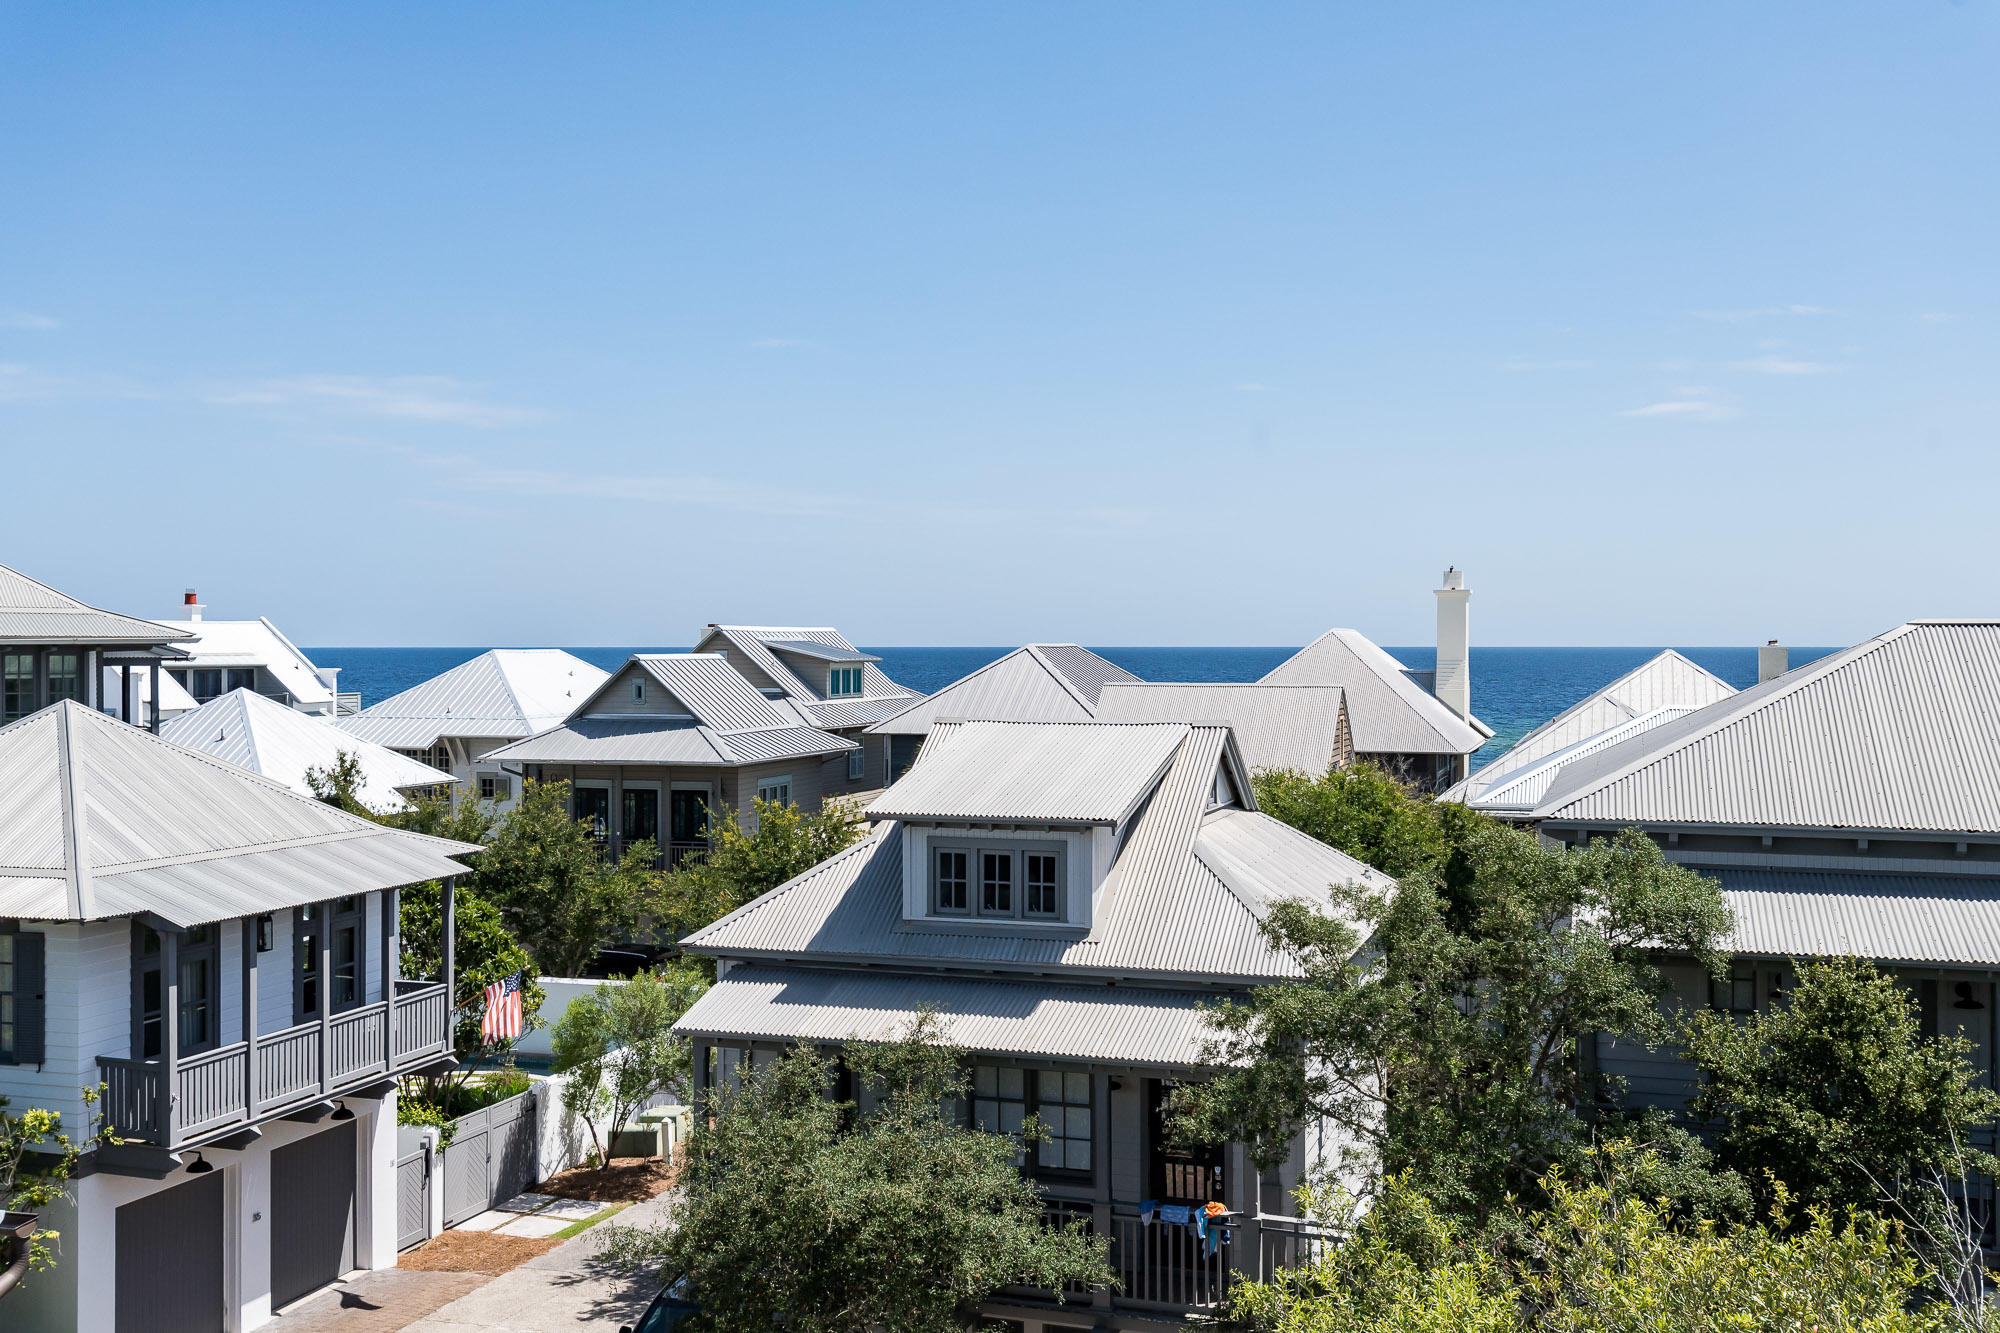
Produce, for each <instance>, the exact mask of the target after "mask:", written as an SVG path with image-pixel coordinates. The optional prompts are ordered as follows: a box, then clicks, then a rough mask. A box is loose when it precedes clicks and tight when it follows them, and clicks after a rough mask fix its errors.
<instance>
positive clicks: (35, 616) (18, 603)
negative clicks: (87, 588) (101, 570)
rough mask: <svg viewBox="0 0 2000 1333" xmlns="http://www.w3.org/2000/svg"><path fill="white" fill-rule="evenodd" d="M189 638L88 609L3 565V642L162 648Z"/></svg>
mask: <svg viewBox="0 0 2000 1333" xmlns="http://www.w3.org/2000/svg"><path fill="white" fill-rule="evenodd" d="M185 638H187V634H186V633H185V632H184V631H177V630H166V629H162V628H161V627H160V626H158V625H156V624H154V623H153V622H152V621H150V620H141V619H139V618H138V617H137V616H121V615H119V614H117V613H116V612H113V611H100V610H98V609H97V608H96V607H94V606H86V605H85V604H84V603H82V602H79V601H78V600H76V598H74V597H71V596H70V595H69V594H67V593H61V592H57V591H56V590H55V589H54V588H51V587H49V586H48V585H47V584H46V583H38V582H36V581H35V580H34V579H31V578H29V577H28V576H27V575H26V574H23V573H20V572H19V571H18V570H13V569H9V568H7V566H5V565H0V641H6V642H12V643H63V644H68V643H74V644H129V645H142V644H163V643H178V642H180V641H181V640H183V639H185Z"/></svg>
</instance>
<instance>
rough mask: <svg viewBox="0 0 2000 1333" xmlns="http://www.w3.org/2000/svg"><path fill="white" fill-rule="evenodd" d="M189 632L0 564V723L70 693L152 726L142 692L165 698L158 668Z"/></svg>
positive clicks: (177, 653) (179, 657)
mask: <svg viewBox="0 0 2000 1333" xmlns="http://www.w3.org/2000/svg"><path fill="white" fill-rule="evenodd" d="M191 637H192V636H191V635H190V634H189V633H188V632H187V631H186V630H185V629H178V628H169V627H165V626H161V625H158V624H155V623H154V622H153V621H150V620H141V619H139V618H138V617H136V616H125V615H119V614H117V613H116V612H113V611H100V610H98V609H97V608H96V607H94V606H86V605H85V604H84V603H82V602H79V601H78V600H77V599H76V598H74V597H71V596H69V595H68V594H67V593H61V592H57V591H56V590H55V589H54V588H51V587H49V586H48V585H47V584H45V583H38V582H36V581H35V580H34V579H31V578H29V577H28V576H27V575H26V574H22V573H19V572H17V571H15V570H12V569H9V568H7V567H6V566H4V565H0V726H4V725H5V724H7V723H9V722H14V721H17V720H19V719H21V718H24V717H26V716H28V715H29V714H30V713H33V712H35V711H37V710H39V709H42V708H46V707H48V706H49V705H50V704H52V703H60V702H62V701H63V700H65V699H74V700H76V701H77V702H79V703H81V704H83V705H84V706H86V707H88V708H94V709H98V710H100V711H103V712H108V713H112V714H115V715H116V716H119V717H126V718H131V719H132V720H133V721H135V722H139V723H141V724H143V725H146V726H150V727H157V726H158V725H159V723H160V720H161V718H160V710H159V709H156V708H152V707H150V706H142V696H143V700H144V701H146V702H148V703H149V701H151V700H154V699H161V700H164V699H165V698H166V695H165V694H164V692H163V690H164V687H163V683H162V680H161V674H160V668H161V667H162V665H163V664H165V663H168V662H179V661H183V660H185V659H186V653H185V651H184V650H183V649H182V648H181V647H180V645H181V644H183V643H186V642H187V641H188V640H189V639H190V638H191ZM188 706H189V707H192V706H193V703H192V701H189V704H188Z"/></svg>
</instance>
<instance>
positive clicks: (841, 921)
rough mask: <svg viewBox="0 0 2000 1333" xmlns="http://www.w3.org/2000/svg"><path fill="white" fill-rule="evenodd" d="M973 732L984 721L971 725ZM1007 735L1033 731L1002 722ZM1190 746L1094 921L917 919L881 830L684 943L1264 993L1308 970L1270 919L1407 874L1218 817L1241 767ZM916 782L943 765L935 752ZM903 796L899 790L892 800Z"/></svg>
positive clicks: (899, 834) (718, 950)
mask: <svg viewBox="0 0 2000 1333" xmlns="http://www.w3.org/2000/svg"><path fill="white" fill-rule="evenodd" d="M964 725H965V726H967V727H973V726H979V725H982V724H970V723H969V724H964ZM983 725H985V726H988V727H995V728H1001V729H1006V728H1010V727H1016V728H1018V727H1020V726H1021V725H1022V724H1006V723H989V724H983ZM1046 730H1048V731H1051V732H1057V733H1060V734H1062V735H1063V736H1066V737H1071V738H1074V739H1076V740H1077V741H1079V742H1082V740H1083V733H1086V732H1090V731H1114V730H1115V731H1127V730H1131V731H1146V730H1152V728H1128V727H1124V726H1120V725H1118V724H1106V723H1096V724H1087V725H1078V726H1057V727H1049V728H1046ZM1170 730H1173V731H1177V732H1178V733H1179V741H1178V743H1177V745H1176V746H1175V748H1174V751H1173V753H1172V754H1171V756H1170V757H1169V761H1168V764H1167V767H1166V770H1165V771H1164V773H1162V774H1160V775H1159V776H1158V777H1157V778H1156V779H1155V780H1154V781H1153V783H1152V785H1151V787H1150V788H1149V790H1148V792H1147V793H1145V795H1144V800H1143V806H1142V808H1141V810H1140V812H1139V814H1138V816H1137V818H1136V819H1134V820H1133V821H1132V826H1131V831H1130V832H1129V833H1128V834H1127V835H1126V837H1125V841H1124V844H1123V845H1122V847H1121V848H1120V849H1119V851H1118V854H1117V857H1116V859H1115V860H1114V861H1113V863H1112V866H1111V869H1110V871H1109V873H1108V875H1107V876H1106V878H1105V881H1104V884H1103V886H1102V887H1101V888H1100V889H1099V890H1098V894H1097V901H1096V905H1095V907H1094V908H1093V913H1092V921H1091V928H1090V931H1089V933H1088V934H1087V935H1085V936H1083V937H1081V938H1079V937H1078V936H1077V935H1076V934H1075V933H1074V932H1073V931H1071V932H1056V931H1052V932H1049V933H1047V934H1037V933H1035V932H1032V931H1009V932H1005V933H999V932H991V931H982V930H981V929H979V928H978V927H977V926H966V927H964V928H957V927H955V926H954V925H953V924H952V923H948V922H943V921H937V920H929V919H927V920H925V921H923V922H922V923H920V924H919V925H916V926H912V925H911V924H908V923H906V922H905V921H904V920H903V827H902V825H901V824H900V823H899V822H897V821H893V820H885V821H883V822H882V823H879V824H877V825H876V826H875V828H874V830H873V831H872V832H871V833H870V834H869V836H868V837H866V838H865V839H864V840H863V841H861V842H860V843H858V844H857V845H855V846H853V847H850V848H849V849H847V850H846V851H844V852H841V853H840V854H838V855H836V856H833V857H831V858H829V859H828V860H826V861H824V862H822V863H821V864H820V865H818V866H815V867H814V868H813V869H811V870H808V871H806V872H805V873H804V874H802V875H799V876H797V877H796V878H794V879H791V880H788V881H787V882H786V883H784V884H781V885H779V886H778V887H777V888H775V889H773V890H771V891H770V892H769V893H766V894H764V895H762V896H761V897H759V898H757V899H755V900H753V901H752V902H750V903H749V904H747V905H745V906H743V907H740V908H738V909H737V910H736V911H734V912H732V913H730V914H729V915H728V916H725V917H723V918H722V919H721V920H719V921H717V922H715V923H714V924H712V925H710V926H707V927H704V928H703V929H701V930H698V931H696V932H695V933H694V934H692V935H690V936H689V937H688V938H687V939H686V940H685V941H683V943H684V944H685V946H686V947H687V948H689V949H691V950H693V951H695V952H698V953H709V954H717V955H722V956H727V957H741V958H764V959H773V960H790V961H794V962H802V963H803V962H813V963H818V962H841V963H882V962H895V963H900V964H904V965H921V966H927V967H932V968H960V969H965V968H975V969H979V970H981V971H994V972H1008V971H1013V972H1034V973H1043V974H1047V973H1051V972H1055V973H1058V974H1060V973H1063V972H1072V973H1076V974H1079V975H1090V976H1095V977H1099V978H1103V979H1110V980H1118V981H1123V980H1126V979H1128V978H1132V977H1142V976H1143V977H1157V978H1180V979H1184V980H1189V981H1197V980H1198V981H1204V982H1209V981H1220V982H1223V983H1225V984H1228V983H1236V984H1244V985H1248V984H1254V983H1256V982H1258V981H1262V980H1269V979H1274V978H1280V977H1289V976H1296V975H1298V968H1297V965H1296V964H1295V963H1294V962H1293V961H1292V960H1291V959H1290V958H1288V957H1286V956H1285V955H1283V954H1280V953H1278V952H1277V951H1275V950H1274V949H1272V947H1271V945H1270V942H1269V941H1268V940H1267V939H1265V937H1264V935H1263V931H1262V928H1261V922H1262V920H1263V918H1264V916H1265V914H1266V913H1267V912H1268V911H1269V909H1270V906H1271V905H1272V904H1273V903H1275V902H1278V901H1280V900H1282V899H1286V898H1303V899H1306V900H1307V901H1311V902H1316V903H1319V904H1321V905H1323V906H1330V905H1331V896H1330V894H1329V892H1328V890H1329V886H1331V885H1333V884H1336V883H1339V884H1356V885H1368V886H1371V887H1374V888H1377V889H1381V890H1384V891H1386V890H1388V889H1391V888H1393V887H1394V881H1393V880H1391V879H1389V878H1388V877H1387V876H1385V875H1382V874H1381V873H1380V872H1378V871H1375V870H1373V869H1370V868H1369V867H1367V866H1365V865H1363V864H1362V863H1361V862H1359V861H1356V860H1355V859H1354V858H1353V857H1350V856H1347V855H1346V854H1344V853H1342V852H1338V851H1335V850H1334V849H1333V848H1331V847H1328V846H1326V845H1325V844H1324V843H1321V842H1318V841H1316V840H1314V839H1312V838H1309V837H1307V836H1306V835H1304V834H1303V833H1300V832H1298V831H1297V830H1296V829H1292V828H1290V827H1287V826H1286V825H1284V824H1280V823H1279V822H1278V821H1277V820H1274V819H1272V818H1270V817H1269V816H1268V815H1263V814H1259V813H1257V812H1256V811H1254V810H1242V809H1234V808H1225V809H1220V810H1210V809H1209V808H1208V803H1209V798H1210V795H1211V792H1212V790H1213V786H1214V781H1215V773H1216V770H1217V768H1218V766H1219V765H1221V764H1223V763H1224V762H1226V755H1227V752H1228V748H1229V733H1228V730H1227V728H1224V727H1215V726H1209V727H1201V726H1196V727H1178V728H1170ZM935 744H937V740H936V738H933V740H932V741H930V742H928V743H927V744H926V753H925V755H924V756H923V757H922V758H920V759H919V760H918V762H917V764H916V765H915V767H913V768H912V769H911V770H910V776H906V777H905V778H904V779H903V780H902V782H899V783H898V784H897V786H898V787H900V786H901V785H902V783H903V782H908V781H910V777H911V776H914V775H915V774H916V773H917V772H919V771H920V770H922V769H923V768H924V767H925V766H926V765H928V764H930V763H932V762H933V758H934V755H933V754H932V753H931V751H930V746H931V745H935ZM895 793H896V788H895V787H892V788H890V790H889V793H887V796H888V797H893V796H894V795H895Z"/></svg>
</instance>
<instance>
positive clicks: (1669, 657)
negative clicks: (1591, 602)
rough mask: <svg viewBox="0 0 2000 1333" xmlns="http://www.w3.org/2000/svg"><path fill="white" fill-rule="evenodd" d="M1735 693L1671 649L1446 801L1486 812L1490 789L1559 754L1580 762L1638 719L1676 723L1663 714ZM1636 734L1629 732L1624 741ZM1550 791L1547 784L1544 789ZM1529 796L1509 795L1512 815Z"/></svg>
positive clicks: (1524, 741) (1576, 706)
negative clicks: (1586, 747) (1583, 751)
mask: <svg viewBox="0 0 2000 1333" xmlns="http://www.w3.org/2000/svg"><path fill="white" fill-rule="evenodd" d="M1734 693H1736V689H1735V687H1734V686H1732V685H1730V684H1729V683H1728V682H1727V681H1725V680H1723V679H1722V678H1721V677H1719V676H1717V675H1715V674H1713V673H1712V672H1710V671H1708V670H1706V669H1704V668H1702V667H1700V666H1697V665H1696V664H1695V663H1693V662H1691V661H1689V660H1688V659H1687V658H1686V657H1684V656H1682V655H1681V654H1679V653H1677V652H1675V651H1674V650H1673V649H1671V648H1669V649H1667V650H1666V651H1664V652H1662V653H1659V654H1656V655H1655V656H1653V657H1651V658H1648V659H1647V660H1646V661H1644V662H1642V663H1640V664H1639V665H1638V666H1636V667H1634V668H1632V670H1630V671H1628V672H1626V673H1625V674H1624V675H1622V676H1620V677H1618V679H1616V680H1614V681H1612V682H1611V683H1610V684H1608V685H1605V686H1604V687H1602V688H1601V689H1597V690H1593V691H1592V692H1591V693H1589V694H1587V695H1585V696H1584V697H1583V698H1581V699H1579V700H1577V701H1576V702H1575V703H1573V704H1571V705H1570V706H1569V707H1568V708H1565V709H1563V710H1562V712H1560V713H1557V714H1556V715H1555V716H1554V717H1552V718H1550V719H1549V720H1548V721H1546V722H1544V723H1542V725H1541V726H1539V727H1536V728H1535V729H1534V730H1533V731H1531V732H1529V733H1528V734H1527V735H1525V736H1523V737H1521V739H1520V740H1518V741H1516V742H1515V743H1514V745H1513V746H1512V747H1511V748H1510V749H1508V751H1507V752H1506V753H1505V754H1502V755H1501V756H1500V757H1499V758H1498V759H1495V760H1493V762H1491V763H1489V764H1486V765H1484V766H1482V767H1481V768H1480V770H1479V771H1478V772H1477V773H1474V774H1473V775H1472V776H1471V777H1469V778H1467V779H1466V780H1465V781H1463V782H1461V783H1459V784H1458V785H1457V786H1455V787H1453V788H1452V789H1451V790H1450V791H1447V792H1446V793H1445V794H1444V797H1443V799H1445V800H1447V801H1463V802H1465V803H1466V804H1468V805H1474V806H1478V807H1479V808H1482V809H1483V808H1484V806H1483V805H1481V804H1480V802H1481V799H1482V797H1484V796H1485V794H1486V793H1487V791H1488V790H1489V789H1490V788H1492V787H1494V786H1495V785H1496V784H1498V783H1500V782H1501V781H1502V780H1503V779H1509V778H1512V777H1514V776H1516V775H1518V774H1520V773H1521V772H1522V771H1523V770H1525V769H1527V768H1529V767H1531V766H1539V765H1541V764H1543V763H1544V762H1545V761H1547V760H1548V759H1549V758H1550V757H1551V756H1554V755H1555V754H1556V753H1557V752H1558V751H1567V752H1569V753H1570V757H1572V758H1575V757H1578V751H1577V750H1576V747H1577V746H1579V745H1581V744H1583V743H1584V742H1591V743H1595V742H1597V741H1598V740H1599V739H1600V738H1602V737H1604V736H1605V735H1606V734H1607V733H1610V732H1612V731H1614V730H1616V729H1619V728H1622V727H1624V726H1625V724H1627V723H1629V722H1632V721H1634V720H1635V719H1638V718H1641V717H1648V716H1650V717H1653V718H1654V719H1655V722H1654V725H1657V724H1658V722H1659V721H1671V720H1672V718H1671V717H1666V718H1662V717H1659V714H1660V713H1661V712H1662V710H1669V709H1671V710H1677V711H1676V712H1675V713H1674V714H1673V716H1679V715H1681V714H1684V713H1687V712H1690V711H1692V710H1694V709H1696V708H1705V707H1707V706H1708V705H1709V704H1712V703H1716V702H1719V701H1720V700H1723V699H1727V698H1728V697H1729V696H1730V695H1732V694H1734ZM1635 734H1637V733H1636V732H1633V731H1629V730H1628V731H1626V732H1625V733H1624V735H1623V736H1621V737H1620V739H1624V737H1625V736H1630V735H1635ZM1545 776H1546V777H1553V776H1554V775H1553V773H1550V774H1547V775H1545ZM1546 786H1547V783H1546V781H1544V782H1543V783H1542V787H1543V789H1545V788H1546ZM1524 790H1525V789H1517V790H1514V791H1512V792H1510V793H1508V794H1507V797H1506V801H1505V804H1506V808H1508V809H1510V810H1511V809H1514V808H1518V807H1519V806H1521V805H1522V804H1523V791H1524ZM1534 796H1535V799H1529V800H1526V802H1525V804H1526V805H1527V807H1528V808H1530V809H1532V808H1533V807H1534V805H1535V803H1536V800H1538V799H1539V798H1540V791H1539V790H1538V791H1536V792H1535V793H1534Z"/></svg>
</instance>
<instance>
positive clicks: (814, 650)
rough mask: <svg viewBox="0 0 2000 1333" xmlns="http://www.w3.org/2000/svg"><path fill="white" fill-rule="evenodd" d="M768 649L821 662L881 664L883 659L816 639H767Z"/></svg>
mask: <svg viewBox="0 0 2000 1333" xmlns="http://www.w3.org/2000/svg"><path fill="white" fill-rule="evenodd" d="M764 644H765V646H766V647H768V648H773V649H776V650H777V651H779V652H784V653H793V654H795V655H797V656H799V657H810V658H813V659H815V660H817V661H821V662H879V661H881V660H882V659H881V658H879V657H877V656H876V655H875V654H873V653H864V652H862V651H861V650H860V649H859V648H850V647H848V646H846V645H844V644H837V643H821V642H819V641H817V640H815V639H766V640H764Z"/></svg>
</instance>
